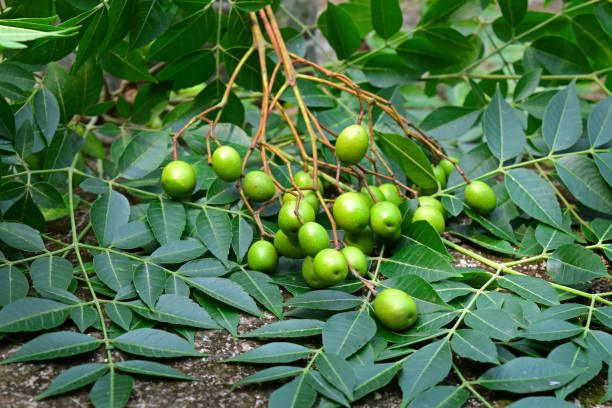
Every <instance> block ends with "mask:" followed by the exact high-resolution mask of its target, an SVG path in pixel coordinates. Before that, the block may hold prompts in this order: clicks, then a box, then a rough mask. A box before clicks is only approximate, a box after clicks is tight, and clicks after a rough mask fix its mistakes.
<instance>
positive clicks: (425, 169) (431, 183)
mask: <svg viewBox="0 0 612 408" xmlns="http://www.w3.org/2000/svg"><path fill="white" fill-rule="evenodd" d="M377 139H378V141H379V142H380V145H381V148H382V150H383V152H385V154H386V155H387V156H388V157H389V158H390V159H391V160H393V161H394V162H395V163H396V164H397V165H398V166H399V167H400V168H401V169H402V170H403V171H404V173H405V174H406V175H407V176H408V177H410V179H411V180H412V181H413V182H414V183H415V184H416V185H418V186H419V187H421V188H424V189H433V188H437V187H438V181H437V180H436V178H435V176H434V175H433V168H432V167H431V163H430V162H429V160H428V159H427V156H426V155H425V153H424V152H423V150H422V149H421V148H420V147H419V146H418V145H417V144H416V143H415V142H414V141H412V140H411V139H409V138H408V137H405V136H400V135H397V134H393V133H378V134H377Z"/></svg>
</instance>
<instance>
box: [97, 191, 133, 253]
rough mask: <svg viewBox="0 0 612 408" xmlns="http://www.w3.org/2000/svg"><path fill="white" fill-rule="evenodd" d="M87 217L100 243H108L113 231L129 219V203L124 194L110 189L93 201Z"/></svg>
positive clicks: (105, 244)
mask: <svg viewBox="0 0 612 408" xmlns="http://www.w3.org/2000/svg"><path fill="white" fill-rule="evenodd" d="M89 217H90V220H91V226H92V228H93V231H94V234H96V238H97V239H98V241H99V242H100V244H101V245H103V246H107V245H110V243H111V242H112V241H113V234H114V233H115V231H116V230H117V229H118V228H119V226H121V225H123V224H127V223H128V221H129V218H130V203H129V201H128V200H127V198H125V196H124V195H122V194H120V193H118V192H116V191H114V190H110V191H108V192H107V193H105V194H103V195H102V196H100V198H98V199H97V200H96V201H94V203H93V204H92V206H91V210H90V212H89Z"/></svg>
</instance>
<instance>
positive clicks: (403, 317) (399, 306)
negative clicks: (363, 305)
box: [374, 288, 418, 331]
mask: <svg viewBox="0 0 612 408" xmlns="http://www.w3.org/2000/svg"><path fill="white" fill-rule="evenodd" d="M374 314H375V315H376V317H377V318H378V320H379V321H380V322H381V323H382V324H383V325H384V326H385V327H387V328H389V329H391V330H395V331H400V330H406V329H407V328H409V327H411V326H412V325H413V324H414V322H416V320H417V317H418V311H417V305H416V303H415V302H414V300H413V299H412V298H411V297H410V295H408V294H407V293H406V292H404V291H402V290H399V289H392V288H389V289H385V290H383V291H382V292H380V293H379V294H378V296H376V298H375V299H374Z"/></svg>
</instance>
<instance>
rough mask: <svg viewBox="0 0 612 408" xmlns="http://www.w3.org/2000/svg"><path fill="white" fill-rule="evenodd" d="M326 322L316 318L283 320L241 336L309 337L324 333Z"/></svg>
mask: <svg viewBox="0 0 612 408" xmlns="http://www.w3.org/2000/svg"><path fill="white" fill-rule="evenodd" d="M323 326H324V323H323V322H322V321H320V320H314V319H292V320H281V321H278V322H273V323H269V324H266V325H265V326H261V327H258V328H257V329H255V330H252V331H250V332H248V333H244V334H241V335H240V337H258V338H262V339H273V338H290V337H298V338H301V337H309V336H317V335H319V334H321V333H322V331H323Z"/></svg>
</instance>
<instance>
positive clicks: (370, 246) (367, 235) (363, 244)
mask: <svg viewBox="0 0 612 408" xmlns="http://www.w3.org/2000/svg"><path fill="white" fill-rule="evenodd" d="M343 240H344V242H345V243H346V245H350V246H354V247H357V248H359V249H361V250H362V251H363V253H364V254H367V255H372V252H374V241H375V240H374V233H373V232H372V229H371V228H370V227H366V228H364V229H363V231H359V232H357V233H352V232H348V231H345V232H344V238H343Z"/></svg>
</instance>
